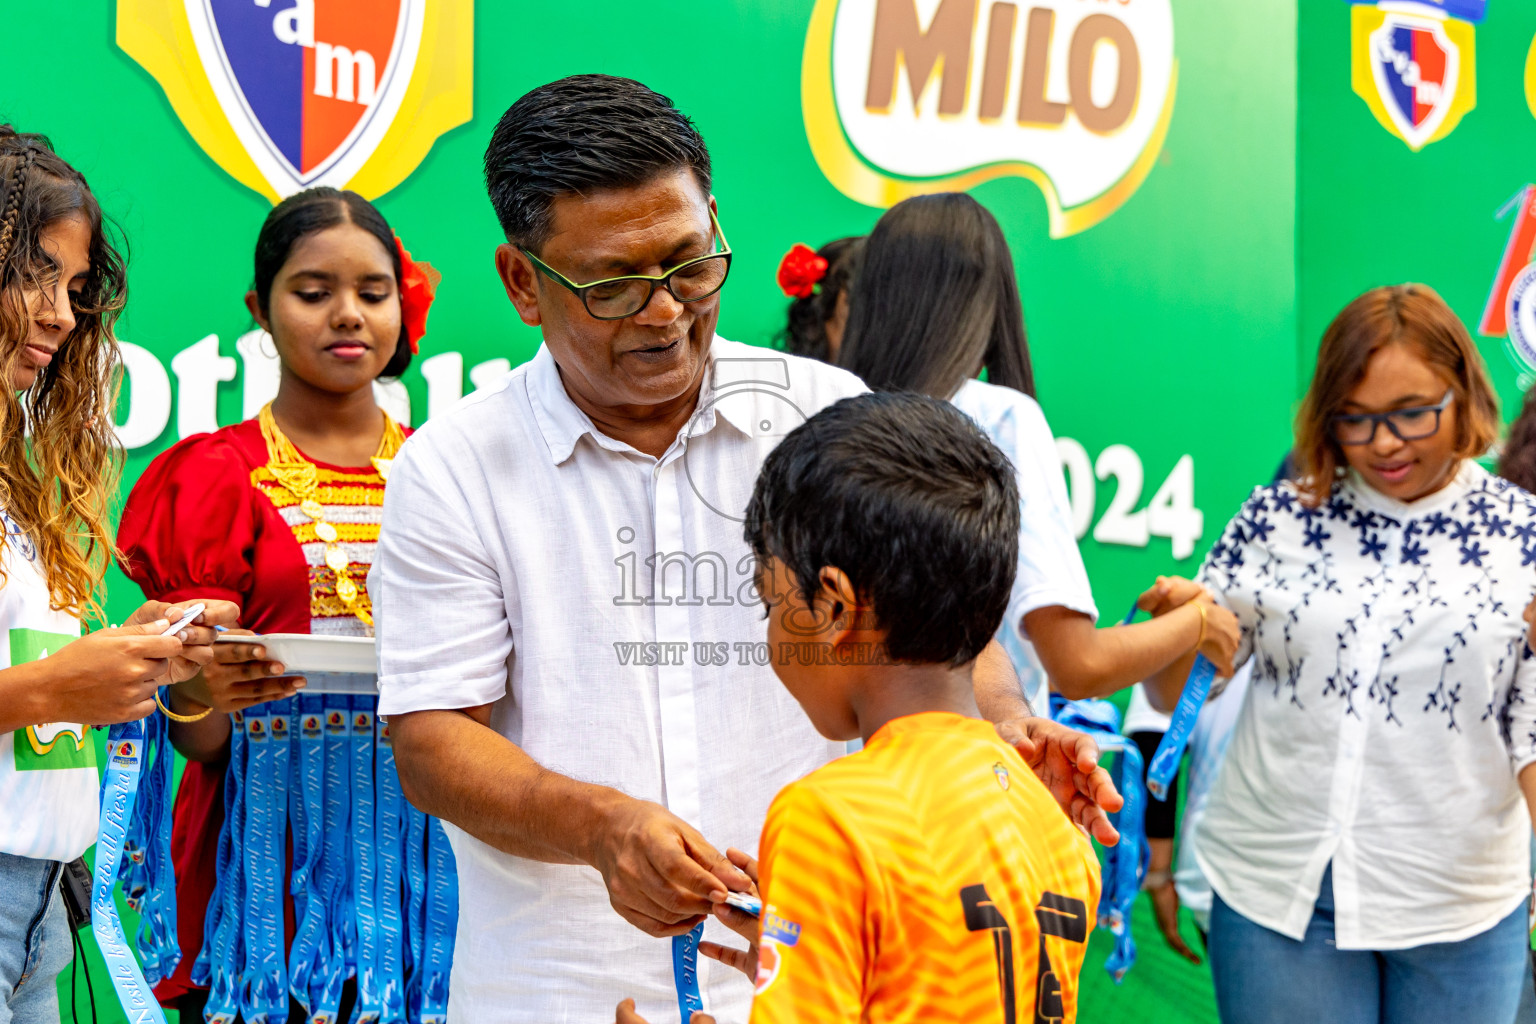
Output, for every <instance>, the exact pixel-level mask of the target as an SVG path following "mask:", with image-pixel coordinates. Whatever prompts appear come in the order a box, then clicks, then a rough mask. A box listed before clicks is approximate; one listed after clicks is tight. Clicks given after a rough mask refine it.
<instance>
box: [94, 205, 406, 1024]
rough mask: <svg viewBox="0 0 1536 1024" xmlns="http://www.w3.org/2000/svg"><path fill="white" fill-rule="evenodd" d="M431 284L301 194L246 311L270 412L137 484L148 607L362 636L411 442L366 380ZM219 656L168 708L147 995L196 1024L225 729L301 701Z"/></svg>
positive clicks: (353, 212)
mask: <svg viewBox="0 0 1536 1024" xmlns="http://www.w3.org/2000/svg"><path fill="white" fill-rule="evenodd" d="M433 277H435V275H434V274H433V272H432V271H431V270H430V268H427V267H425V266H424V265H423V266H418V265H416V264H414V263H412V262H411V260H410V257H409V254H408V253H406V251H405V249H404V248H403V246H401V245H400V243H399V240H398V239H397V238H396V237H395V236H394V234H393V233H392V232H391V230H390V228H389V226H388V224H387V223H386V222H385V220H384V218H383V217H382V216H381V215H380V214H379V212H378V211H377V210H376V209H375V208H374V207H373V206H372V205H371V204H370V203H369V202H368V201H367V200H365V199H363V198H362V197H361V196H359V195H357V194H356V193H354V192H340V191H337V190H335V189H331V188H315V189H310V190H309V191H306V192H301V193H299V194H298V195H295V196H292V197H290V198H289V199H287V200H285V201H284V202H282V203H281V204H279V205H278V206H277V207H276V208H275V209H273V210H272V212H271V214H270V215H268V217H267V219H266V222H265V224H263V225H262V229H261V233H260V235H259V236H258V238H257V241H256V257H255V284H254V287H253V288H252V290H251V291H250V292H249V293H248V294H247V295H246V299H245V301H246V305H247V306H248V307H249V309H250V311H251V315H252V316H253V317H255V319H256V322H257V323H258V324H260V325H261V327H262V328H263V329H264V330H265V331H266V332H267V333H268V334H269V335H270V336H271V339H272V343H273V344H274V345H275V346H276V349H277V354H278V358H279V360H280V363H281V383H280V386H279V389H278V393H277V397H276V398H275V399H274V400H273V401H272V402H271V404H269V405H268V406H266V407H265V408H264V409H262V410H261V412H260V414H259V415H258V416H257V417H255V418H254V419H250V420H247V421H245V422H243V423H239V424H236V425H234V426H231V427H225V428H224V429H222V430H219V431H216V432H214V433H211V434H200V435H197V436H195V437H189V438H187V439H185V440H184V441H182V442H181V443H179V444H177V445H175V446H174V447H172V448H171V449H169V450H168V451H166V452H164V453H163V454H161V455H160V457H159V458H157V459H156V460H155V461H154V463H153V464H151V465H150V467H149V468H148V469H147V470H146V471H145V472H144V474H143V476H142V477H140V478H139V481H138V483H137V484H136V485H135V487H134V489H133V492H132V494H131V495H130V496H129V498H128V502H127V504H126V506H125V508H124V510H123V517H122V525H121V528H120V530H119V533H118V543H119V545H120V546H121V548H122V550H123V553H124V556H125V558H124V568H125V569H126V570H127V572H128V575H129V576H130V577H132V578H133V580H134V581H135V582H137V583H138V584H139V586H140V587H142V588H143V590H144V593H145V594H146V595H147V596H150V597H153V598H159V599H161V600H167V601H175V600H178V599H179V598H180V597H181V595H184V594H186V595H190V594H197V595H200V596H203V597H207V596H213V597H218V598H226V599H228V600H230V601H234V602H237V603H238V604H239V605H240V606H241V608H243V609H244V613H243V615H242V616H241V623H242V625H244V626H247V627H249V628H250V629H251V630H254V631H255V632H256V633H326V634H331V635H346V636H371V635H372V633H373V617H372V614H371V604H370V601H369V596H368V583H367V573H368V569H369V566H370V565H371V564H372V560H373V551H374V547H375V545H376V542H377V539H378V530H379V521H380V515H381V512H382V503H383V498H384V481H385V478H386V477H387V475H388V471H389V464H390V461H391V460H392V459H393V457H394V455H395V452H396V451H397V450H398V449H399V447H400V444H401V443H402V442H403V441H404V439H405V436H406V434H407V433H408V430H407V428H406V427H404V426H402V425H400V424H397V423H395V422H394V421H393V420H392V419H391V418H390V417H389V416H388V414H386V413H385V412H384V410H383V409H381V408H380V407H379V405H378V403H377V401H376V400H375V398H374V381H375V380H376V379H378V378H380V377H386V378H392V377H398V376H399V375H400V374H401V373H402V372H404V370H405V368H406V367H407V366H408V365H409V364H410V361H411V356H412V354H413V353H414V352H415V351H416V348H417V342H418V339H419V338H420V336H421V334H422V333H423V332H424V330H425V321H426V311H427V306H428V305H429V304H430V302H431V293H432V291H433V288H434V286H435V280H433V279H432V278H433ZM217 651H218V658H217V662H216V663H215V664H213V665H210V666H209V667H208V668H207V669H206V670H205V671H204V672H203V673H202V674H201V675H200V676H199V677H197V678H195V679H193V680H189V681H188V682H186V683H184V684H181V685H179V686H177V687H175V688H174V689H173V690H172V691H171V710H172V711H173V712H176V713H177V714H178V715H179V716H181V717H180V718H179V719H178V720H176V721H174V722H173V724H172V726H171V731H170V736H171V740H172V743H173V744H174V745H175V747H176V749H177V750H178V751H180V752H181V753H182V754H183V755H184V756H185V757H186V758H187V761H188V763H187V767H186V771H185V773H184V775H183V778H182V783H181V787H180V791H179V792H178V794H177V798H176V804H175V812H174V819H173V826H172V840H171V848H172V860H173V862H174V864H175V872H176V900H177V913H176V925H177V934H178V937H179V942H180V948H181V952H182V956H181V960H180V963H179V965H178V966H177V967H176V970H175V971H174V972H173V973H172V974H171V975H170V976H169V977H167V978H165V979H164V980H163V981H162V982H161V983H160V985H159V986H158V987H157V989H156V994H157V996H158V997H159V998H160V1000H161V1002H162V1003H163V1004H164V1005H166V1006H170V1007H174V1008H176V1009H178V1010H180V1011H181V1012H182V1013H183V1014H184V1015H185V1016H184V1017H183V1019H184V1020H201V1019H203V1014H202V1009H203V1004H204V1002H205V1001H206V1000H207V998H208V990H207V989H206V988H201V987H199V986H197V985H195V984H194V982H193V980H192V968H193V965H194V961H195V959H196V958H197V956H198V953H199V950H200V949H201V947H202V945H203V941H204V935H203V931H204V922H205V914H206V912H207V909H208V903H209V897H210V894H211V893H212V892H213V890H214V885H215V864H216V862H217V855H218V850H219V842H220V831H221V827H222V825H223V819H224V816H225V815H224V808H225V803H224V793H223V790H224V786H225V773H226V770H227V768H228V765H229V759H230V749H231V732H232V730H231V721H232V714H233V716H234V720H235V721H237V722H238V721H239V720H240V717H241V715H242V713H245V712H247V711H249V709H252V708H255V707H257V706H258V705H262V704H265V703H266V702H270V701H275V700H281V699H285V698H288V697H292V696H293V695H295V694H296V693H298V692H300V690H302V689H303V687H304V685H305V681H304V680H303V679H302V678H300V677H296V676H287V675H284V674H283V673H284V671H285V668H284V666H283V665H282V664H280V663H279V662H276V661H273V660H269V659H268V658H267V656H266V653H267V652H266V651H265V649H264V648H262V646H261V645H260V644H254V643H253V644H221V645H217ZM274 721H275V719H274ZM274 735H275V728H274ZM278 848H281V846H280V845H279V847H278ZM283 878H284V880H285V881H286V879H287V872H284V875H283ZM284 903H285V914H284V917H285V918H286V922H287V927H286V929H285V930H286V933H287V935H286V939H285V942H284V950H285V955H286V948H287V944H288V942H291V941H292V937H293V933H294V920H293V904H292V901H291V900H289V899H287V898H285V899H284ZM210 941H211V940H210ZM284 1001H285V1002H286V999H285V1000H284ZM297 1019H300V1020H302V1019H303V1018H302V1017H298V1018H297Z"/></svg>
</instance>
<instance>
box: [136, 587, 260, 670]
mask: <svg viewBox="0 0 1536 1024" xmlns="http://www.w3.org/2000/svg"><path fill="white" fill-rule="evenodd" d="M198 603H201V604H203V605H204V608H203V613H202V614H201V615H199V616H198V617H197V618H196V619H194V620H193V621H192V625H190V626H187V627H186V628H185V629H183V630H182V631H181V632H179V633H177V634H176V638H177V639H178V640H180V641H181V645H182V646H181V653H179V654H178V655H177V656H176V657H174V658H172V659H171V664H170V671H169V673H168V674H167V678H166V679H165V680H164V681H165V682H168V683H180V682H183V681H184V680H187V679H191V678H192V677H193V676H195V675H197V674H198V673H199V672H201V671H202V669H203V666H204V665H207V664H208V663H209V662H211V661H213V641H214V639H215V638H217V637H218V635H219V634H218V631H217V630H215V629H214V628H213V627H214V626H226V627H228V626H233V625H235V624H236V623H237V622H238V621H239V618H240V606H239V605H237V604H235V603H234V602H233V601H214V600H208V601H202V602H199V601H197V600H196V599H195V598H194V599H192V600H189V601H177V602H176V603H175V604H171V603H169V602H166V601H145V602H144V603H143V604H141V605H140V606H139V607H138V609H137V610H136V611H135V612H134V613H133V614H132V615H130V616H128V621H127V622H124V623H123V625H125V626H142V625H145V624H146V623H150V622H158V621H160V620H164V621H165V622H166V624H167V628H169V624H171V623H174V622H179V621H180V620H181V617H182V616H183V615H185V614H186V613H187V611H188V610H189V609H191V607H192V606H193V605H194V604H198Z"/></svg>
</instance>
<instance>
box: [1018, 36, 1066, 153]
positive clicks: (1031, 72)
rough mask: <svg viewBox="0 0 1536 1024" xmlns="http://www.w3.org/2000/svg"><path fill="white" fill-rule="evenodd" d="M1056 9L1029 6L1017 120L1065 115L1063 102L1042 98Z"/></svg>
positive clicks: (1045, 120) (1058, 119)
mask: <svg viewBox="0 0 1536 1024" xmlns="http://www.w3.org/2000/svg"><path fill="white" fill-rule="evenodd" d="M1055 31H1056V12H1055V11H1053V10H1051V9H1050V8H1049V7H1033V8H1030V11H1029V21H1028V22H1027V23H1026V24H1025V28H1024V76H1023V77H1024V80H1023V81H1022V82H1020V83H1019V124H1040V125H1057V124H1061V123H1062V122H1063V121H1065V120H1066V119H1067V105H1066V104H1065V103H1053V102H1051V101H1050V100H1048V99H1046V98H1045V86H1046V82H1048V81H1049V76H1050V70H1051V36H1052V35H1053V34H1054V33H1055Z"/></svg>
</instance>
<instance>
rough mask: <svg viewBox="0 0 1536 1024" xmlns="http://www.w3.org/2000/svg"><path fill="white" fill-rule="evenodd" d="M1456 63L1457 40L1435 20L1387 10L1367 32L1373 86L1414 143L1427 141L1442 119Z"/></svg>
mask: <svg viewBox="0 0 1536 1024" xmlns="http://www.w3.org/2000/svg"><path fill="white" fill-rule="evenodd" d="M1460 63H1461V62H1460V54H1459V53H1458V51H1457V48H1456V44H1455V43H1453V42H1451V41H1450V39H1449V38H1447V37H1446V35H1445V31H1444V30H1443V29H1442V28H1441V27H1440V25H1438V24H1436V23H1433V22H1419V21H1417V20H1412V19H1406V18H1403V17H1402V16H1390V17H1388V18H1387V19H1386V21H1384V22H1383V23H1382V26H1381V28H1379V29H1377V30H1376V31H1375V32H1373V33H1371V72H1372V74H1373V75H1374V76H1375V78H1376V89H1377V91H1378V92H1379V93H1380V94H1381V98H1382V100H1383V101H1384V103H1385V104H1386V108H1387V114H1388V115H1389V116H1390V117H1391V118H1392V121H1393V123H1394V124H1396V125H1397V128H1398V130H1399V131H1400V132H1401V133H1402V136H1403V138H1405V139H1407V140H1408V144H1409V145H1410V146H1412V147H1413V148H1415V149H1418V148H1419V147H1420V146H1422V145H1424V143H1426V142H1428V141H1429V139H1430V136H1432V135H1434V133H1435V129H1436V128H1438V127H1440V123H1441V122H1442V121H1444V120H1445V115H1446V112H1447V111H1448V110H1450V106H1451V99H1452V98H1453V97H1454V96H1455V95H1456V79H1457V75H1458V73H1459V71H1460Z"/></svg>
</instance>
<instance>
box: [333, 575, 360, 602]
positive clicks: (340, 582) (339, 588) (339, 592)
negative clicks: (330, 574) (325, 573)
mask: <svg viewBox="0 0 1536 1024" xmlns="http://www.w3.org/2000/svg"><path fill="white" fill-rule="evenodd" d="M336 596H337V597H339V598H341V599H342V601H343V602H345V603H346V604H351V603H352V602H353V601H355V600H357V584H356V583H353V582H352V581H351V580H350V579H348V578H347V577H345V576H340V577H338V578H337V580H336Z"/></svg>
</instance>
